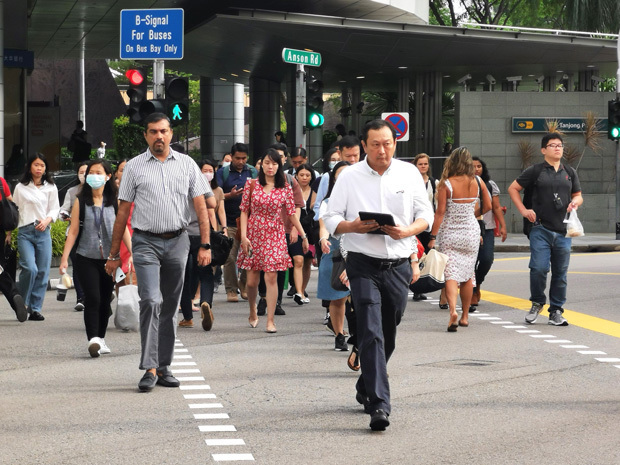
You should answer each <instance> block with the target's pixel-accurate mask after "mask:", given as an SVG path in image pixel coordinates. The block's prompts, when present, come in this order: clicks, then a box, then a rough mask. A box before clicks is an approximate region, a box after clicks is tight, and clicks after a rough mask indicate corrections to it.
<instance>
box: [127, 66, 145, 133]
mask: <svg viewBox="0 0 620 465" xmlns="http://www.w3.org/2000/svg"><path fill="white" fill-rule="evenodd" d="M125 76H127V79H129V89H128V90H127V97H129V107H128V108H127V112H126V114H127V116H129V121H130V122H131V123H135V124H140V123H141V122H142V118H143V117H142V116H141V114H140V107H141V106H142V105H143V104H144V103H145V102H146V101H147V100H146V97H147V95H146V91H147V89H146V84H147V79H146V76H147V74H146V69H144V68H140V69H128V70H127V71H126V72H125Z"/></svg>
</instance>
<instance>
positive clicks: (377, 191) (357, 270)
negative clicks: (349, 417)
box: [323, 120, 434, 431]
mask: <svg viewBox="0 0 620 465" xmlns="http://www.w3.org/2000/svg"><path fill="white" fill-rule="evenodd" d="M362 145H363V146H364V149H365V151H366V154H367V155H366V159H365V160H364V161H361V162H360V163H357V164H356V165H354V166H351V167H350V168H347V169H346V170H344V171H343V172H342V174H341V175H340V176H339V178H338V182H337V183H336V184H335V185H334V190H333V192H332V195H331V197H330V202H329V206H328V210H327V213H326V214H325V216H324V217H323V221H324V222H325V226H326V227H327V229H328V230H329V232H330V233H331V234H334V235H337V236H339V235H344V237H343V239H342V246H343V248H344V249H345V250H346V251H347V252H348V255H347V265H346V268H347V275H348V278H349V283H350V286H351V296H352V298H353V303H354V305H355V311H356V313H357V338H358V347H359V352H360V360H361V367H362V374H361V375H360V377H359V379H358V381H357V385H356V390H357V395H356V399H357V401H358V402H359V403H360V404H363V405H364V411H365V412H366V413H368V414H370V428H371V429H372V430H374V431H383V430H385V428H386V427H387V426H388V425H389V424H390V422H389V419H388V416H389V415H390V411H391V405H390V387H389V383H388V377H387V362H388V360H389V359H390V356H391V355H392V353H393V352H394V348H395V343H396V326H398V324H399V323H400V320H401V317H402V314H403V311H404V310H405V306H406V305H407V297H408V293H409V284H410V283H411V282H412V277H413V276H414V272H415V275H417V276H419V269H418V267H417V258H414V260H415V262H413V263H412V262H411V259H410V257H416V254H417V240H416V237H415V236H416V234H418V233H420V232H422V231H428V230H429V229H430V227H431V226H432V224H433V217H434V214H433V208H432V206H431V204H430V202H429V201H428V196H427V194H426V189H425V188H424V181H423V180H422V176H421V175H420V172H419V171H418V170H417V168H416V167H415V166H413V165H412V164H410V163H405V162H403V161H400V160H394V159H393V158H392V157H393V156H394V152H395V151H396V131H395V130H394V128H393V127H392V126H391V125H390V124H389V123H387V122H386V121H383V120H374V121H370V122H369V123H368V124H366V126H365V127H364V131H363V134H362ZM360 212H365V215H366V214H369V215H370V217H368V218H367V219H366V220H362V219H361V218H360ZM369 212H374V213H375V214H384V215H391V217H392V218H393V220H394V223H395V225H394V226H390V225H389V218H388V222H386V221H385V220H386V218H385V217H384V216H383V215H374V216H375V219H372V216H373V214H372V213H369ZM377 220H379V221H380V222H381V224H384V225H383V226H380V223H378V222H377ZM377 232H381V233H383V234H377ZM368 233H374V234H368Z"/></svg>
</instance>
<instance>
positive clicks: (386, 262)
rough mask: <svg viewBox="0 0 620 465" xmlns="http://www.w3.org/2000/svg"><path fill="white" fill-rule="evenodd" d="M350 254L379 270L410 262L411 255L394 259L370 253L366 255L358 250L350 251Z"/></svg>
mask: <svg viewBox="0 0 620 465" xmlns="http://www.w3.org/2000/svg"><path fill="white" fill-rule="evenodd" d="M349 255H353V256H355V257H357V258H358V259H360V260H362V261H364V262H366V263H368V264H369V265H371V266H373V267H375V268H377V269H379V270H389V269H390V268H396V267H397V266H400V265H402V264H403V263H407V262H409V257H407V258H395V259H393V260H390V259H388V258H375V257H369V256H368V255H364V254H363V253H358V252H349Z"/></svg>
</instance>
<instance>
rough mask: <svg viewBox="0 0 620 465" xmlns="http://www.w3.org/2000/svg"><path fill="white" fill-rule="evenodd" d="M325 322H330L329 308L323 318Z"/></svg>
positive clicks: (325, 323)
mask: <svg viewBox="0 0 620 465" xmlns="http://www.w3.org/2000/svg"><path fill="white" fill-rule="evenodd" d="M323 324H324V325H327V324H329V310H326V311H325V318H323Z"/></svg>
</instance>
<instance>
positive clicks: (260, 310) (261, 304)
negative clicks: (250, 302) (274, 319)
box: [256, 297, 267, 316]
mask: <svg viewBox="0 0 620 465" xmlns="http://www.w3.org/2000/svg"><path fill="white" fill-rule="evenodd" d="M266 313H267V301H266V300H265V298H264V297H261V298H260V300H259V301H258V305H257V306H256V314H257V315H258V316H265V314H266Z"/></svg>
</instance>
